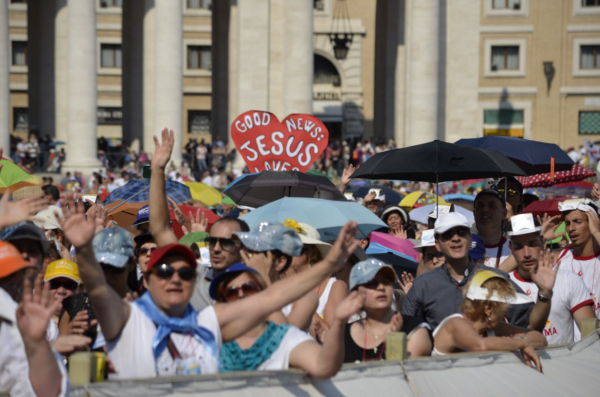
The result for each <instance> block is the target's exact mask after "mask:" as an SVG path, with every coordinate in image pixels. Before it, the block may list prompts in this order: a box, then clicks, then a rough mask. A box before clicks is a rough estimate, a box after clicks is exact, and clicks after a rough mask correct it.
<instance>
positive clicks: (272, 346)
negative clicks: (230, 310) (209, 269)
mask: <svg viewBox="0 0 600 397" xmlns="http://www.w3.org/2000/svg"><path fill="white" fill-rule="evenodd" d="M265 287H266V285H265V282H264V280H263V279H262V277H261V276H260V274H259V273H258V272H257V271H256V270H254V269H253V268H250V267H248V266H246V265H244V264H243V263H236V264H234V265H232V266H230V267H229V268H227V269H226V270H225V271H224V272H222V273H220V274H219V275H218V276H217V277H215V278H214V279H213V281H212V282H211V284H210V296H211V298H213V299H215V300H216V301H217V302H220V303H222V304H220V305H217V306H223V305H231V304H234V302H239V301H241V300H245V299H251V297H252V296H254V295H255V294H257V293H258V292H260V291H262V290H263V289H265ZM269 288H271V287H269ZM269 288H267V290H268V289H269ZM363 303H364V294H363V295H362V296H361V295H359V294H358V292H353V293H352V294H350V295H349V296H348V297H346V299H344V300H343V301H342V302H341V303H340V304H339V305H338V306H337V308H336V311H335V317H334V320H333V321H332V324H331V328H330V330H329V333H328V334H327V337H326V338H325V341H324V343H323V346H321V345H320V344H318V343H317V342H316V341H315V340H314V339H313V338H312V337H311V336H310V335H309V334H307V333H306V332H303V331H301V330H299V329H298V328H296V327H294V326H293V325H290V324H281V325H277V324H275V323H273V322H270V321H263V322H262V323H260V324H258V325H257V326H255V327H254V328H253V329H251V330H249V331H248V332H246V333H245V334H244V335H242V336H239V337H238V338H236V339H235V340H232V341H230V342H226V343H224V344H223V347H222V349H221V355H220V357H219V371H220V372H230V371H267V370H285V369H288V368H290V367H294V368H300V369H302V370H304V371H306V372H307V373H308V375H310V376H312V377H314V378H321V379H326V378H330V377H332V376H334V375H335V374H336V373H337V371H338V370H339V369H340V367H341V366H342V363H343V361H344V354H343V352H344V329H345V324H346V323H347V321H348V318H349V317H350V316H351V315H353V314H355V313H358V311H359V310H360V308H361V307H362V305H363Z"/></svg>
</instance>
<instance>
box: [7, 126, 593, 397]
mask: <svg viewBox="0 0 600 397" xmlns="http://www.w3.org/2000/svg"><path fill="white" fill-rule="evenodd" d="M155 145H156V148H155V151H154V154H153V155H152V157H151V159H150V158H148V161H149V162H150V164H149V165H150V169H151V172H152V177H151V178H150V187H149V202H148V205H147V206H144V207H142V208H141V209H140V210H139V212H138V214H137V217H136V220H135V222H132V224H131V225H123V224H121V225H116V224H115V222H113V221H112V220H111V219H110V217H109V216H108V215H107V211H105V210H104V209H103V208H102V204H101V203H100V202H99V201H98V200H96V199H95V198H94V199H92V200H91V201H89V202H86V200H85V199H84V198H83V197H82V195H81V194H82V193H91V194H92V195H94V196H96V195H100V194H102V193H107V194H109V193H110V192H112V191H114V190H116V189H118V188H119V187H121V186H124V185H126V184H127V183H128V182H129V180H131V179H135V176H132V175H131V173H130V172H128V171H127V170H123V171H122V173H121V174H119V177H118V178H117V177H116V176H115V175H110V174H108V175H106V174H103V173H101V172H100V171H98V172H97V173H96V174H95V175H94V176H93V177H92V178H90V179H89V180H88V181H85V180H84V179H83V177H82V175H80V174H78V173H74V174H72V175H71V174H67V176H66V177H65V178H64V179H63V180H61V181H57V182H54V181H53V180H49V179H47V180H46V181H45V182H46V184H45V185H44V187H43V188H33V189H32V188H24V189H26V191H22V192H19V191H15V192H13V194H12V196H13V197H12V198H11V192H10V191H6V192H5V193H4V195H3V197H2V199H1V200H0V392H3V391H9V392H11V393H13V394H15V395H18V393H22V395H28V393H29V394H31V395H33V394H36V395H38V396H57V395H67V393H68V387H69V386H68V376H67V371H66V369H65V366H64V362H65V360H63V359H64V358H68V357H69V356H70V355H71V354H73V353H74V352H78V351H86V350H90V351H96V352H102V353H105V355H106V365H107V377H108V379H136V378H150V377H155V376H168V375H194V374H211V373H217V372H230V371H249V370H259V371H260V370H285V369H288V368H299V369H302V370H304V371H306V373H307V374H308V375H310V376H311V377H314V378H330V377H332V376H334V375H335V374H336V373H337V372H338V371H339V369H340V368H341V366H342V364H343V363H355V362H365V361H372V360H384V359H385V358H386V336H387V335H388V334H389V333H392V332H404V333H406V335H407V352H408V353H407V354H408V357H409V358H415V357H420V356H428V355H432V356H435V355H445V354H451V353H460V352H477V351H486V350H494V351H520V355H521V357H522V359H523V361H524V362H525V364H527V365H528V366H530V367H532V368H534V369H535V370H537V371H540V372H541V371H542V366H543V362H542V360H540V357H539V355H538V353H537V352H536V349H543V348H545V347H546V346H548V345H553V344H559V343H571V342H574V341H577V340H579V339H580V338H581V333H580V332H581V324H582V321H583V320H584V319H587V318H591V319H595V318H600V303H598V302H599V301H598V299H597V298H598V285H600V271H596V267H597V265H598V262H599V261H600V254H598V253H599V252H600V220H599V218H598V212H599V211H598V208H599V207H598V203H597V202H596V201H594V199H595V200H598V199H600V192H599V191H598V189H597V188H596V189H595V190H594V192H593V197H592V198H582V199H572V200H567V201H564V202H563V203H561V204H560V212H561V214H560V215H557V216H544V217H542V218H537V219H536V218H534V216H533V215H532V214H529V213H522V211H523V208H524V206H523V187H522V186H521V184H520V183H519V182H518V180H516V179H514V178H508V179H507V180H501V181H497V183H495V184H494V185H493V186H492V187H489V188H484V189H483V190H481V191H479V192H475V193H476V197H475V201H474V203H473V208H474V211H473V213H474V223H473V224H471V223H470V222H469V221H468V220H467V218H466V217H465V216H464V215H462V214H461V213H459V212H455V208H454V206H448V207H445V208H442V206H441V205H440V206H438V208H437V209H436V210H434V211H433V212H432V213H431V214H430V215H429V222H428V224H421V225H420V226H419V227H417V225H416V223H415V222H414V221H412V220H411V214H410V211H409V210H408V209H407V208H405V207H402V206H399V205H398V203H396V204H389V203H386V199H385V195H384V193H383V192H382V191H381V190H380V189H372V190H371V191H369V193H368V194H367V195H366V196H365V197H364V198H363V199H362V200H361V202H360V204H359V203H357V204H356V205H362V206H364V207H366V208H367V209H368V210H369V211H371V212H372V213H373V214H374V215H376V216H377V217H379V218H380V219H381V220H382V221H383V222H384V223H385V224H386V225H387V226H386V227H385V228H382V229H381V230H379V231H380V232H384V233H388V234H389V235H390V236H392V238H395V239H401V240H408V241H410V242H411V244H412V245H414V249H415V250H416V251H417V252H418V253H419V263H418V267H417V268H416V272H415V273H414V274H411V273H407V272H397V271H396V270H395V269H394V267H393V266H391V265H390V264H388V263H384V262H383V261H381V260H379V259H375V258H373V257H370V256H369V255H367V254H366V252H365V251H366V250H367V249H368V247H369V245H370V244H371V241H370V238H369V236H362V238H358V224H357V223H356V222H354V221H353V220H349V221H348V222H347V223H346V224H345V225H344V226H343V227H342V228H341V229H340V230H339V234H338V237H337V239H335V240H333V241H324V240H323V239H322V238H321V234H320V233H319V231H318V230H317V229H316V228H315V227H314V226H313V225H310V224H306V223H303V222H298V221H297V220H295V219H293V217H292V216H290V217H289V218H286V219H285V221H283V222H281V223H266V222H265V223H261V224H260V225H259V226H258V227H256V228H250V227H249V226H248V224H247V223H246V222H245V221H244V215H243V214H244V213H245V212H247V211H251V210H252V209H250V208H244V209H243V211H240V208H238V209H236V208H235V203H234V204H231V202H228V204H227V205H225V206H223V207H222V209H223V208H225V210H224V211H222V214H223V216H222V217H220V218H218V220H216V221H215V222H213V223H212V224H210V225H209V223H208V221H207V219H206V218H205V217H204V216H202V217H200V216H194V214H191V216H190V217H187V218H186V216H185V215H184V214H182V213H181V210H180V209H179V205H180V204H181V203H176V202H175V201H173V200H170V199H168V198H167V195H166V181H167V180H169V179H171V180H179V179H178V178H182V180H183V181H185V179H183V178H187V177H189V175H193V174H194V173H197V172H200V173H201V175H203V179H202V180H204V178H206V177H208V176H210V177H214V175H211V170H212V169H213V168H214V167H217V169H223V170H224V168H225V167H224V164H225V163H226V162H228V161H231V159H229V158H228V154H227V153H226V152H225V150H224V146H223V147H220V146H219V145H218V143H216V145H214V146H213V147H212V148H211V149H212V150H211V153H212V158H211V164H209V163H208V162H207V161H206V160H207V157H206V155H207V151H206V150H204V149H206V145H204V143H203V142H200V143H197V142H191V143H190V144H188V145H187V146H186V155H187V156H188V158H187V161H188V163H189V164H193V166H192V168H191V169H190V170H189V171H190V172H189V173H186V172H184V171H182V169H181V168H180V169H173V168H172V167H171V155H172V151H173V145H174V138H173V133H172V132H169V131H167V130H164V131H162V135H161V137H160V139H157V138H155ZM365 146H367V145H361V146H358V145H357V147H358V152H357V153H356V156H357V157H356V158H354V157H355V156H354V153H355V151H356V148H354V149H353V150H350V148H349V147H348V146H347V145H332V146H331V147H330V148H331V150H326V152H325V154H324V156H323V166H325V164H327V166H328V167H331V168H332V169H334V170H336V171H335V172H336V173H337V172H338V171H337V170H338V169H339V175H340V181H341V185H340V190H341V191H342V192H344V191H345V190H346V186H347V184H348V183H349V182H350V178H349V176H350V175H351V174H352V172H353V170H354V166H355V165H356V166H359V165H360V163H361V162H363V161H366V160H367V159H368V156H370V155H372V153H375V152H377V151H378V150H388V149H390V148H392V147H393V142H390V143H389V144H388V145H380V146H376V147H373V146H372V145H370V144H369V146H368V147H365ZM199 148H201V149H199ZM202 148H203V149H202ZM215 149H217V150H215ZM0 156H1V153H0ZM353 160H354V161H353ZM358 160H360V161H358ZM328 162H329V163H328ZM1 172H2V170H1V169H0V173H1ZM219 172H220V171H218V173H219ZM222 172H223V175H224V178H225V180H228V179H227V178H228V177H229V179H231V180H233V179H234V178H235V176H236V175H234V174H233V173H232V174H231V175H228V174H227V173H225V171H222ZM223 184H226V182H223ZM498 186H499V187H500V188H499V187H498ZM403 187H404V188H406V187H409V188H410V187H413V188H417V187H421V186H420V185H419V184H418V183H416V185H415V184H414V183H412V182H411V183H408V184H406V185H405V186H403ZM170 210H173V213H174V217H175V219H172V217H171V216H170V214H169V212H170ZM182 217H183V219H182ZM176 221H177V222H179V221H181V222H180V223H182V224H184V227H183V232H184V235H183V237H181V238H178V237H177V235H176V233H175V232H174V228H173V222H176ZM561 224H564V228H565V232H558V231H557V230H559V229H558V228H559V226H561ZM557 238H559V239H561V240H562V241H564V242H565V244H563V245H561V246H560V248H558V249H549V248H547V242H549V241H551V240H555V239H557ZM553 247H554V246H553ZM205 253H206V254H207V257H204V256H203V255H204V254H205ZM524 370H525V369H524Z"/></svg>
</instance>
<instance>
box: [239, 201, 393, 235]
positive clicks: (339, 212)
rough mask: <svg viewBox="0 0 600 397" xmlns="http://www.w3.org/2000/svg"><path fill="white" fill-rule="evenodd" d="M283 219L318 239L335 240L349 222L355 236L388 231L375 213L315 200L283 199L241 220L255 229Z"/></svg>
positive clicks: (347, 204)
mask: <svg viewBox="0 0 600 397" xmlns="http://www.w3.org/2000/svg"><path fill="white" fill-rule="evenodd" d="M286 218H290V219H294V220H296V221H298V222H302V223H306V224H308V225H310V226H312V227H314V228H315V229H317V230H318V231H319V233H320V234H321V240H323V241H328V240H335V239H336V238H337V236H338V233H339V231H340V229H341V228H342V226H344V225H345V224H346V223H347V222H348V221H356V222H358V230H359V233H358V237H359V238H365V237H366V236H367V235H368V234H369V233H371V232H372V231H375V230H378V229H380V228H387V225H386V224H385V223H383V221H382V220H381V219H379V218H378V217H377V216H376V215H375V214H373V213H372V212H371V211H369V210H368V209H367V208H365V207H363V206H362V205H360V204H357V203H354V202H351V201H347V202H345V201H331V200H323V199H317V198H304V197H284V198H281V199H279V200H276V201H273V202H272V203H269V204H267V205H263V206H262V207H260V208H258V209H255V210H254V211H251V212H249V213H248V214H246V215H244V216H242V217H241V218H240V219H242V220H244V221H245V222H246V223H248V225H249V226H250V229H255V228H257V227H258V226H259V225H260V224H261V223H262V222H273V223H281V222H283V221H285V219H286Z"/></svg>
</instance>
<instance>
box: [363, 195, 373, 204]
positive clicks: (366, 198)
mask: <svg viewBox="0 0 600 397" xmlns="http://www.w3.org/2000/svg"><path fill="white" fill-rule="evenodd" d="M373 200H375V193H369V194H367V195H366V196H365V198H364V199H363V205H365V206H366V205H367V204H368V203H370V202H371V201H373Z"/></svg>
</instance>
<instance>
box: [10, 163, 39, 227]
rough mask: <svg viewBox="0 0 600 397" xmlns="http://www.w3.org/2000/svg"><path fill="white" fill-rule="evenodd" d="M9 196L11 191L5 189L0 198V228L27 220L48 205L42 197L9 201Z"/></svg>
mask: <svg viewBox="0 0 600 397" xmlns="http://www.w3.org/2000/svg"><path fill="white" fill-rule="evenodd" d="M0 156H1V153H0ZM10 196H11V192H10V190H8V189H7V190H6V192H5V193H4V195H3V196H2V199H0V229H3V228H5V227H8V226H12V225H15V224H17V223H19V222H23V221H28V220H30V219H31V218H32V217H33V216H34V215H35V214H37V213H38V212H39V211H41V210H43V209H44V208H46V207H48V202H47V201H46V200H45V199H43V198H42V197H30V198H26V199H23V200H19V201H10Z"/></svg>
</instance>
